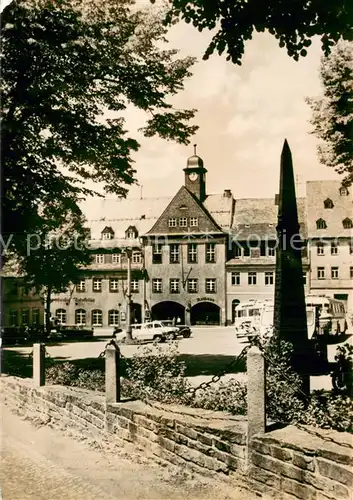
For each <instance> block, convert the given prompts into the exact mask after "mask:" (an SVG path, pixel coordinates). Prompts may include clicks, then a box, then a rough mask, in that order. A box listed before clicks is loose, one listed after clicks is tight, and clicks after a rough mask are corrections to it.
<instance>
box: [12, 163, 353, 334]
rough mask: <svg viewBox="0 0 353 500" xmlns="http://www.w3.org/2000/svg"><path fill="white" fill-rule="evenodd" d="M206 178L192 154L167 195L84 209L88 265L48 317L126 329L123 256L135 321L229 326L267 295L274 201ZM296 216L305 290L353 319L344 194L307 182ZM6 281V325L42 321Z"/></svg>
mask: <svg viewBox="0 0 353 500" xmlns="http://www.w3.org/2000/svg"><path fill="white" fill-rule="evenodd" d="M206 173H207V170H206V169H205V167H204V164H203V161H202V159H201V158H200V157H198V156H197V155H196V154H195V155H193V156H192V157H190V158H189V159H188V161H187V166H186V168H185V169H184V176H185V177H184V185H183V186H181V187H180V189H179V190H178V191H177V193H176V194H175V196H174V197H160V198H141V199H130V200H129V199H128V200H120V199H104V198H97V199H93V200H90V201H87V202H84V203H83V205H82V209H83V211H84V213H85V214H86V216H87V219H88V222H89V229H88V231H89V235H88V238H89V247H90V249H91V252H92V264H91V265H89V266H87V267H85V268H82V279H81V281H80V282H79V283H78V284H77V285H75V286H71V287H70V289H69V291H68V292H67V293H65V294H58V295H56V296H54V297H53V302H52V310H51V312H52V314H53V315H54V316H56V317H58V319H59V320H60V321H61V322H62V323H64V324H70V325H71V324H81V325H87V326H94V327H100V326H118V325H120V326H124V325H125V322H126V311H127V292H128V290H127V267H128V264H127V263H128V259H127V253H129V252H130V255H131V296H132V321H133V322H141V321H145V320H148V319H168V318H169V319H173V318H175V320H177V319H178V318H180V321H181V322H186V323H191V324H195V323H198V324H206V323H208V324H230V323H232V322H233V320H234V308H235V306H236V304H237V303H239V302H240V301H244V300H248V299H257V298H258V299H265V298H267V299H270V298H273V295H274V283H275V255H276V224H277V205H276V202H275V199H274V198H273V199H269V198H264V199H256V198H250V199H237V200H236V199H234V198H233V195H232V193H231V191H230V190H228V189H226V190H225V191H224V192H223V193H222V194H207V185H206ZM298 217H299V223H300V233H301V238H302V240H303V242H304V248H303V280H304V284H305V287H306V293H320V294H326V295H330V296H332V297H336V298H338V299H341V300H343V301H344V302H345V304H346V307H347V310H348V313H349V314H350V315H351V314H352V310H353V287H352V284H353V263H352V261H353V259H352V256H353V243H352V241H353V240H352V232H353V229H352V226H353V223H352V195H351V194H350V193H349V191H348V190H345V188H341V187H340V182H339V181H313V182H308V183H307V196H306V198H300V199H298ZM7 283H10V282H6V281H5V282H4V286H5V288H6V289H8V290H7V291H6V293H5V295H4V297H5V301H4V303H3V305H4V308H5V309H6V314H5V316H6V320H5V321H4V324H8V325H9V324H14V323H15V322H16V321H17V322H18V324H21V323H22V324H24V322H26V321H28V318H29V321H30V322H32V317H33V318H34V320H35V321H37V318H38V313H37V312H36V309H38V308H39V309H40V312H39V318H40V321H41V322H42V321H43V307H42V304H41V303H40V302H38V300H39V299H38V297H36V296H35V295H33V293H32V294H29V295H26V294H24V293H23V291H22V292H21V294H19V292H17V291H16V293H15V291H14V288H11V287H10V286H9V285H7ZM288 286H290V284H288ZM10 290H12V291H10ZM39 306H40V307H39ZM15 310H16V311H17V313H16V312H15ZM26 310H29V313H27V312H25V311H26ZM32 310H33V312H32ZM22 311H24V312H22ZM16 314H17V316H16ZM16 317H17V319H16Z"/></svg>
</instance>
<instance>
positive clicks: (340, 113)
mask: <svg viewBox="0 0 353 500" xmlns="http://www.w3.org/2000/svg"><path fill="white" fill-rule="evenodd" d="M320 76H321V81H322V85H323V94H322V96H320V97H318V98H308V99H307V102H308V103H309V105H310V107H311V109H312V120H311V123H312V125H313V127H314V130H313V133H314V134H315V135H316V136H317V137H318V138H319V139H320V144H319V145H318V155H319V160H320V162H321V163H323V164H324V165H326V166H328V167H332V168H334V169H335V170H336V171H337V172H338V173H339V174H343V175H344V178H343V181H342V183H343V184H344V185H345V186H349V185H351V184H352V183H353V43H352V42H343V41H341V42H339V43H338V44H337V45H336V46H335V47H334V49H333V50H332V52H331V54H330V55H329V56H328V57H323V58H322V61H321V68H320Z"/></svg>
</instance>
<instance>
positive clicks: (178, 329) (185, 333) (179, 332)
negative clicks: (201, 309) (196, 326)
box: [162, 320, 192, 339]
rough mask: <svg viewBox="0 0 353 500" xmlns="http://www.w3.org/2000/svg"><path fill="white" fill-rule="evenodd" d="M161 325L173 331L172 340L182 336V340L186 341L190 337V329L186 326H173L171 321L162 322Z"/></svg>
mask: <svg viewBox="0 0 353 500" xmlns="http://www.w3.org/2000/svg"><path fill="white" fill-rule="evenodd" d="M162 324H163V325H165V326H169V327H172V328H174V329H175V331H174V335H173V339H176V338H178V337H180V336H182V337H183V338H184V339H188V338H189V337H190V336H191V333H192V332H191V328H190V327H189V326H187V325H179V324H177V325H173V321H170V320H163V321H162Z"/></svg>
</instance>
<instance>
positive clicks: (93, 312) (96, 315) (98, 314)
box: [91, 309, 103, 326]
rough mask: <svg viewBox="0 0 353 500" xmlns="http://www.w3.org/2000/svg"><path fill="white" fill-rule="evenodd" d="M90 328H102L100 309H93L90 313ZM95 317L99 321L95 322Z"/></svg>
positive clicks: (101, 312)
mask: <svg viewBox="0 0 353 500" xmlns="http://www.w3.org/2000/svg"><path fill="white" fill-rule="evenodd" d="M91 317H92V326H103V311H102V309H93V311H92V313H91ZM97 317H98V318H99V320H98V321H97Z"/></svg>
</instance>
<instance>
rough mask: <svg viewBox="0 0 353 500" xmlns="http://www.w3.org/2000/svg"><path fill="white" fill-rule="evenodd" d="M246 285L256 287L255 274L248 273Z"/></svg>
mask: <svg viewBox="0 0 353 500" xmlns="http://www.w3.org/2000/svg"><path fill="white" fill-rule="evenodd" d="M248 285H256V273H254V272H250V273H248Z"/></svg>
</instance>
